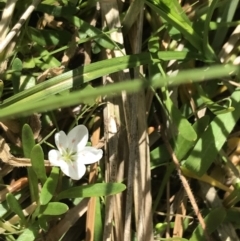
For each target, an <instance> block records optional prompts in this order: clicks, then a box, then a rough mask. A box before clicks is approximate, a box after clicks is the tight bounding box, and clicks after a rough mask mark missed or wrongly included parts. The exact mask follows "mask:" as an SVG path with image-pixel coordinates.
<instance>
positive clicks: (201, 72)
mask: <svg viewBox="0 0 240 241" xmlns="http://www.w3.org/2000/svg"><path fill="white" fill-rule="evenodd" d="M116 59H117V58H116ZM113 61H114V60H112V62H113ZM129 61H131V60H130V59H129ZM149 61H151V60H149ZM108 64H109V63H108ZM89 65H90V64H89ZM89 65H87V66H84V68H86V69H87V67H88V66H89ZM102 68H103V69H106V68H107V67H104V66H102ZM121 68H122V67H121ZM125 68H127V67H125ZM238 71H239V69H238V66H234V65H218V66H212V67H208V68H206V67H204V68H198V69H194V70H187V71H182V72H180V73H179V74H178V75H177V76H168V77H165V78H158V79H154V80H152V81H149V80H134V81H132V80H131V81H124V82H121V83H116V84H111V85H107V86H103V87H99V88H97V91H96V90H95V89H94V90H88V91H76V92H72V93H70V94H69V95H68V96H65V95H64V96H57V97H56V96H54V97H52V98H51V97H48V98H46V96H51V95H53V94H56V93H57V92H55V91H57V89H55V88H59V89H58V91H60V90H61V91H63V89H64V88H65V87H66V86H67V85H68V84H70V86H72V84H71V83H72V82H71V81H70V79H68V78H67V79H65V80H64V81H63V79H62V76H59V78H60V79H59V78H56V79H55V78H54V82H55V81H56V80H58V81H59V82H58V84H56V83H55V84H56V86H54V87H51V84H50V86H48V87H47V86H46V88H47V89H44V91H43V90H42V87H43V86H42V84H39V85H37V86H36V87H33V88H30V89H28V90H26V91H23V92H24V94H23V95H21V96H20V94H21V93H19V94H18V95H16V96H18V97H16V98H9V101H8V102H6V103H5V104H6V106H7V107H4V106H5V105H4V104H3V105H1V104H0V110H1V111H0V119H6V118H13V117H17V116H26V115H29V114H31V113H34V112H43V111H47V110H53V109H55V108H59V107H61V108H62V107H67V106H71V105H75V104H77V103H79V102H84V100H85V99H86V98H87V99H89V98H94V97H99V96H101V95H109V96H112V95H117V94H120V93H121V92H122V91H123V90H125V91H127V92H129V93H134V92H137V91H140V90H142V89H144V88H145V87H147V86H153V87H155V88H159V87H160V86H166V85H168V86H174V85H179V84H182V83H188V82H190V80H191V82H199V81H204V80H209V79H213V78H219V77H224V76H229V75H230V74H237V73H238ZM94 72H95V71H94ZM67 73H68V72H67ZM89 76H90V74H86V75H85V77H86V78H87V77H89ZM78 77H79V76H78ZM65 78H66V76H65ZM52 80H53V79H52ZM49 81H50V80H48V81H46V82H44V83H49ZM62 81H63V82H62ZM65 84H67V85H65ZM40 85H41V86H40ZM62 85H63V86H64V85H65V87H64V88H63V89H62ZM38 86H40V88H39V89H38ZM44 86H45V85H44ZM72 87H73V86H72ZM48 88H49V89H48ZM68 88H69V86H68ZM33 89H34V93H35V91H36V90H39V93H35V94H32V93H31V92H32V90H33ZM53 89H55V90H54V92H52V90H53ZM28 91H29V92H28ZM30 93H31V94H30ZM25 94H26V95H27V96H28V97H26V96H25ZM44 98H45V99H44ZM10 99H11V101H10ZM19 99H21V101H19ZM13 100H14V102H13V103H17V104H13V103H12V101H13ZM25 100H26V101H27V102H26V103H25ZM39 100H41V101H39ZM23 103H24V104H23Z"/></svg>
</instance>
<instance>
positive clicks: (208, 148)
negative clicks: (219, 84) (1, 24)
mask: <svg viewBox="0 0 240 241" xmlns="http://www.w3.org/2000/svg"><path fill="white" fill-rule="evenodd" d="M230 98H231V100H232V107H233V108H234V109H235V110H234V111H232V112H228V113H225V114H221V115H218V116H216V117H215V118H214V119H213V121H212V122H211V123H210V125H209V127H208V128H207V130H206V131H205V132H204V133H203V135H202V137H201V138H200V139H199V140H198V142H197V144H196V145H195V147H194V148H193V150H192V152H191V153H190V155H189V157H188V158H187V160H186V162H185V164H184V165H185V166H186V168H187V169H189V170H190V171H193V172H194V173H195V174H197V175H198V176H202V175H203V174H204V173H206V171H207V170H208V168H209V167H210V166H211V164H212V163H213V161H214V160H215V158H216V156H217V154H218V153H219V151H220V150H221V148H222V146H223V144H224V142H225V141H226V139H227V137H228V135H229V134H230V132H231V131H232V129H233V128H234V126H235V125H236V123H237V121H238V119H239V118H240V111H239V108H240V104H239V103H240V89H236V90H235V91H234V92H233V94H232V95H231V97H230Z"/></svg>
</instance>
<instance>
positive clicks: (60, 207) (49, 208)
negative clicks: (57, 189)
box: [40, 202, 68, 216]
mask: <svg viewBox="0 0 240 241" xmlns="http://www.w3.org/2000/svg"><path fill="white" fill-rule="evenodd" d="M67 211H68V206H67V205H66V204H65V203H60V202H50V203H48V204H47V205H45V206H41V207H40V215H50V216H56V215H62V214H64V213H66V212H67Z"/></svg>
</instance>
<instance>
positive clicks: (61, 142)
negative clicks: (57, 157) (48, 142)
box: [55, 131, 68, 153]
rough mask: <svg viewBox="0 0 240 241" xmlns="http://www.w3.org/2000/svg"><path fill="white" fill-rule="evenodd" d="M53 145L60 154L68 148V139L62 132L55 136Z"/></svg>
mask: <svg viewBox="0 0 240 241" xmlns="http://www.w3.org/2000/svg"><path fill="white" fill-rule="evenodd" d="M55 143H56V146H57V148H58V150H59V151H60V153H63V150H66V149H67V148H68V138H67V135H66V134H65V132H64V131H60V132H58V133H56V134H55Z"/></svg>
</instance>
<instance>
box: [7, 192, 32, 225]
mask: <svg viewBox="0 0 240 241" xmlns="http://www.w3.org/2000/svg"><path fill="white" fill-rule="evenodd" d="M6 199H7V203H8V206H9V208H10V210H11V211H12V212H14V213H16V214H17V215H18V216H19V218H20V219H21V220H22V224H24V225H26V224H27V220H26V218H25V216H24V214H23V211H22V207H21V206H20V204H19V202H18V200H17V199H16V198H15V196H14V195H13V194H12V193H8V194H7V196H6Z"/></svg>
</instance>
